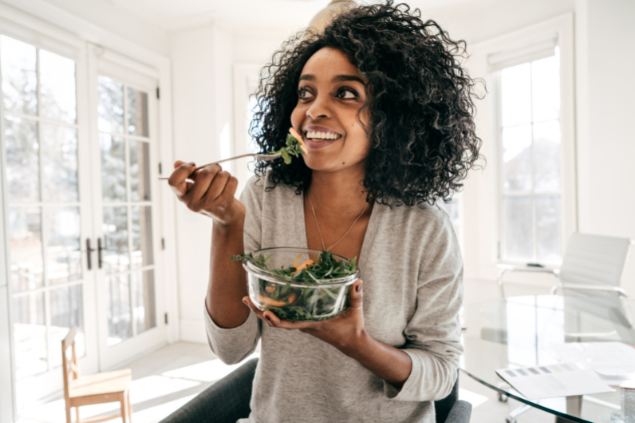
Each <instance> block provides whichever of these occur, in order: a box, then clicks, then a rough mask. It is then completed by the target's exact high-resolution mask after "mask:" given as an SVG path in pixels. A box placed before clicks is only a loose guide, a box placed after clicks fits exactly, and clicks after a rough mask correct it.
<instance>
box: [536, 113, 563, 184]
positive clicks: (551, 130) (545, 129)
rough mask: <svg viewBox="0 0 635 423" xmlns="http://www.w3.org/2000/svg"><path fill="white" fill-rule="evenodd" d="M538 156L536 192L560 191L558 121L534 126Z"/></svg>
mask: <svg viewBox="0 0 635 423" xmlns="http://www.w3.org/2000/svg"><path fill="white" fill-rule="evenodd" d="M534 153H535V155H536V166H535V171H536V179H535V181H536V190H537V191H559V190H560V122H558V121H557V120H552V121H547V122H542V123H537V124H535V125H534Z"/></svg>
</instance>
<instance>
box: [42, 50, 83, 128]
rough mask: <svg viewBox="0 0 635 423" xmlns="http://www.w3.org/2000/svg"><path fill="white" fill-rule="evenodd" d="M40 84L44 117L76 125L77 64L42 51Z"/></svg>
mask: <svg viewBox="0 0 635 423" xmlns="http://www.w3.org/2000/svg"><path fill="white" fill-rule="evenodd" d="M40 84H41V88H40V89H41V97H40V98H41V101H42V116H44V117H46V118H49V119H55V120H60V121H63V122H67V123H75V121H76V118H77V112H76V109H77V106H76V104H77V100H76V91H75V62H74V61H73V60H71V59H67V58H66V57H62V56H58V55H57V54H54V53H51V52H48V51H46V50H40Z"/></svg>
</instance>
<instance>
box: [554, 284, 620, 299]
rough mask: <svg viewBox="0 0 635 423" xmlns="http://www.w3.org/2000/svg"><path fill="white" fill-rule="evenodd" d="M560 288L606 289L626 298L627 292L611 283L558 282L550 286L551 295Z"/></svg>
mask: <svg viewBox="0 0 635 423" xmlns="http://www.w3.org/2000/svg"><path fill="white" fill-rule="evenodd" d="M560 288H563V289H565V288H568V289H580V290H588V291H608V292H615V293H617V294H618V295H619V296H621V297H625V298H628V294H627V293H626V291H625V290H624V289H622V288H620V287H619V286H612V285H587V284H582V283H569V282H560V283H559V284H557V285H554V286H553V288H551V295H556V292H558V289H560Z"/></svg>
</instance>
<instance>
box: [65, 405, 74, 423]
mask: <svg viewBox="0 0 635 423" xmlns="http://www.w3.org/2000/svg"><path fill="white" fill-rule="evenodd" d="M66 423H73V421H72V420H71V408H70V407H69V406H68V405H66Z"/></svg>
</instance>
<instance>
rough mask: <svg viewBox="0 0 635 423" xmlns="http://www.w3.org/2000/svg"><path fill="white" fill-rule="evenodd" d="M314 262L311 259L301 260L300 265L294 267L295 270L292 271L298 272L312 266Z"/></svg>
mask: <svg viewBox="0 0 635 423" xmlns="http://www.w3.org/2000/svg"><path fill="white" fill-rule="evenodd" d="M314 263H315V262H314V261H313V260H311V259H308V260H306V261H305V262H303V263H302V264H301V265H299V266H298V267H296V268H295V272H293V273H300V272H301V271H303V270H304V269H306V268H307V267H309V266H312V265H313V264H314Z"/></svg>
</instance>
